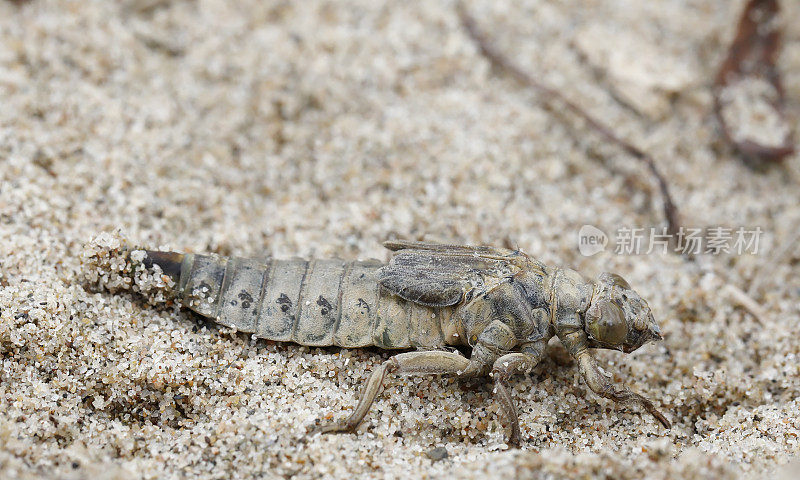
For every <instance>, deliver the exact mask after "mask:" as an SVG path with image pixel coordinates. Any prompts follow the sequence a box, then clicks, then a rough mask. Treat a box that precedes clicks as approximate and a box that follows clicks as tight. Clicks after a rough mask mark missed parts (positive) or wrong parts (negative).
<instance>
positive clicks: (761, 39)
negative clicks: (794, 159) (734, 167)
mask: <svg viewBox="0 0 800 480" xmlns="http://www.w3.org/2000/svg"><path fill="white" fill-rule="evenodd" d="M779 11H780V7H779V5H778V1H777V0H750V1H749V2H748V3H747V5H746V6H745V8H744V10H743V12H742V16H741V18H740V19H739V26H738V29H737V31H736V38H734V40H733V43H731V46H730V49H729V50H728V56H727V58H726V59H725V61H724V62H723V63H722V65H721V66H720V69H719V72H718V73H717V77H716V79H715V80H714V114H715V115H716V117H717V120H718V121H719V123H720V126H721V133H722V137H723V138H724V139H725V141H726V142H728V143H729V144H731V145H733V147H734V148H735V149H736V150H737V151H738V152H739V153H740V154H741V155H742V156H743V157H744V159H745V160H746V161H748V162H751V163H756V164H757V163H758V162H760V161H780V160H782V159H783V158H785V157H786V156H787V155H790V154H792V153H793V152H794V138H793V135H792V131H791V128H789V126H788V123H787V122H786V117H785V116H784V94H783V87H782V85H781V79H780V74H779V73H778V69H777V68H776V67H775V64H776V62H777V60H778V53H779V48H780V42H781V31H780V28H779V24H778V13H779ZM748 97H753V98H748ZM748 123H750V124H754V125H757V126H758V127H759V128H758V131H748V130H752V127H753V125H748ZM776 127H777V128H776Z"/></svg>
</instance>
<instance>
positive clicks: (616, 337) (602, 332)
mask: <svg viewBox="0 0 800 480" xmlns="http://www.w3.org/2000/svg"><path fill="white" fill-rule="evenodd" d="M600 311H601V314H600V321H599V322H598V325H597V327H598V328H597V335H598V337H600V338H598V340H600V341H601V342H605V343H608V344H611V345H621V344H622V343H624V342H625V339H626V338H627V337H628V325H627V324H626V323H625V314H624V313H623V312H622V309H621V308H620V307H618V306H617V305H615V304H614V303H612V302H605V303H604V304H603V306H602V307H600Z"/></svg>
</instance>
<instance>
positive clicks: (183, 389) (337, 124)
mask: <svg viewBox="0 0 800 480" xmlns="http://www.w3.org/2000/svg"><path fill="white" fill-rule="evenodd" d="M783 3H784V8H785V10H784V12H783V16H782V18H783V21H784V23H785V25H784V27H785V45H784V49H783V53H782V56H781V62H780V66H781V70H782V72H783V74H784V83H785V86H786V93H787V97H788V102H789V103H788V105H787V108H788V111H789V114H790V116H792V118H797V116H798V113H799V112H800V104H799V103H798V100H797V99H798V98H800V27H798V25H800V24H799V23H798V22H792V21H789V19H792V18H794V19H796V18H799V15H800V5H798V4H797V3H796V2H783ZM742 4H743V2H741V1H735V2H730V1H699V0H695V1H692V0H671V1H663V2H639V1H635V0H615V1H612V0H605V1H593V0H571V1H564V2H553V1H537V0H530V1H525V2H511V1H505V0H503V1H499V2H489V1H476V2H468V3H467V7H468V8H469V10H470V11H471V12H472V13H473V15H475V17H476V19H477V20H478V22H479V23H480V25H481V27H482V28H483V29H484V30H485V31H487V33H488V34H489V35H490V36H491V37H492V38H493V39H495V42H496V44H497V45H498V47H499V48H501V49H502V50H503V51H504V52H506V53H507V54H508V55H509V57H510V58H512V59H513V60H514V61H515V62H517V63H519V64H520V65H522V66H523V67H524V68H525V69H527V70H528V71H529V72H531V73H532V74H534V75H535V76H537V78H539V79H541V80H542V81H544V82H546V83H548V84H550V85H552V86H554V87H556V88H559V89H561V90H562V91H563V92H564V93H565V95H567V96H568V97H569V98H571V99H573V100H574V101H576V102H578V103H579V104H580V105H581V106H582V107H584V108H585V109H587V110H588V111H590V112H591V113H593V114H594V115H595V116H597V117H600V118H602V119H604V120H605V121H606V122H608V123H609V124H610V125H612V126H613V127H614V128H615V129H616V130H617V131H618V132H619V133H620V134H621V135H622V136H624V137H625V138H628V139H630V140H631V141H633V142H635V143H636V144H638V145H640V146H642V147H643V148H645V149H646V150H647V151H648V152H650V153H651V154H652V155H653V156H654V157H655V159H656V161H657V162H658V164H659V166H660V168H661V169H662V171H663V172H664V173H665V174H666V176H667V177H668V179H669V182H670V185H671V187H672V189H673V193H674V195H675V198H676V200H677V202H678V205H679V207H680V209H681V213H682V214H683V218H684V223H685V224H686V225H689V226H696V227H706V226H724V227H732V228H736V227H739V226H743V227H748V228H754V227H760V228H761V229H763V231H764V232H765V233H764V235H763V236H762V237H761V244H760V250H759V254H758V255H742V256H738V255H718V256H701V257H700V258H698V259H697V260H696V261H693V262H688V261H686V260H684V259H682V258H680V257H679V256H676V255H660V254H650V255H617V254H615V253H614V252H613V250H611V249H608V250H607V251H605V252H603V253H600V254H598V255H595V256H592V257H584V256H581V255H580V254H579V253H578V250H577V232H578V230H579V229H580V227H581V226H582V225H584V224H591V225H594V226H596V227H598V228H600V229H601V230H603V231H605V232H607V233H608V234H609V235H612V236H613V232H615V231H616V230H618V229H619V228H621V227H626V226H627V227H642V228H646V229H649V228H650V227H661V226H662V225H663V218H662V217H661V213H660V204H659V202H660V199H659V195H658V190H657V189H656V187H655V183H654V182H653V180H652V179H651V178H650V177H649V176H648V174H647V172H646V170H645V169H644V168H643V167H642V166H641V165H640V164H638V163H637V162H636V161H634V160H633V159H631V158H630V157H629V156H627V155H626V154H624V153H623V152H621V151H620V150H619V149H618V148H616V147H614V146H612V145H608V144H607V143H606V142H604V141H602V140H601V139H600V138H599V137H598V136H597V135H595V134H593V133H591V131H590V130H588V129H587V128H586V127H585V125H583V124H582V123H581V122H578V121H575V120H574V118H572V117H570V116H569V115H568V114H565V113H562V112H552V111H548V110H546V109H544V108H543V107H542V103H541V102H540V101H538V100H537V96H536V95H535V93H534V92H532V91H530V90H529V89H526V88H524V87H520V86H519V85H517V84H516V83H514V82H513V81H512V80H510V79H509V78H508V77H507V76H504V75H502V74H501V73H499V72H494V71H493V70H492V69H491V68H490V66H489V65H488V63H487V61H486V60H485V59H484V58H483V57H481V56H480V54H479V53H478V51H477V49H476V47H475V45H474V44H473V43H472V42H471V41H470V39H469V38H468V37H467V36H466V35H465V33H464V31H463V29H462V28H461V27H460V25H459V19H458V16H457V14H456V12H455V5H454V4H452V3H450V2H442V3H439V2H424V3H423V2H390V3H378V2H371V1H363V2H340V3H337V2H314V3H311V2H303V3H295V2H262V1H241V2H223V1H215V0H200V1H180V0H174V1H171V0H152V1H148V0H137V1H126V2H100V1H96V2H70V1H45V0H33V1H32V2H30V3H27V4H24V5H22V6H20V7H16V6H15V5H13V4H12V3H9V2H0V99H1V100H0V181H2V183H1V184H0V265H2V268H0V361H1V362H2V363H1V364H0V477H2V478H87V477H89V476H92V477H94V478H98V479H100V478H167V477H169V478H251V477H252V476H253V475H261V476H264V477H282V476H289V475H296V476H297V477H298V478H316V477H334V478H352V476H353V475H356V474H366V475H373V476H376V477H386V478H401V477H402V478H405V477H407V476H412V477H425V478H443V477H446V476H449V475H454V474H455V475H459V476H463V477H465V478H481V479H489V478H509V477H510V476H514V475H516V476H519V477H534V478H561V477H573V478H574V477H599V478H604V477H605V478H642V477H644V476H646V477H651V478H680V477H683V478H712V477H716V478H740V477H748V476H755V477H762V478H763V477H765V476H769V475H770V474H769V473H768V472H773V471H775V469H779V468H787V467H782V466H784V465H787V464H789V465H791V464H790V462H791V461H792V459H794V458H795V457H796V455H797V454H798V445H799V442H800V440H799V439H798V435H800V419H798V416H797V411H798V400H797V396H798V392H799V391H800V378H799V377H798V374H799V373H800V371H799V370H800V367H798V355H799V354H800V347H799V346H798V342H797V338H798V330H800V329H799V328H798V314H800V306H798V298H799V297H800V286H799V285H800V282H798V275H797V262H798V259H799V258H800V257H798V253H797V251H796V250H795V251H794V252H792V251H789V252H788V253H787V254H786V255H784V256H783V257H782V258H781V259H779V260H780V261H777V262H772V261H771V260H770V259H771V258H774V256H775V253H776V251H777V250H779V248H780V247H781V245H784V244H786V242H788V241H789V239H790V238H792V237H793V236H794V235H795V234H796V232H797V229H798V222H800V208H799V207H798V189H797V184H798V180H800V171H799V169H798V165H799V163H798V155H797V154H795V155H794V156H793V157H790V158H788V159H787V160H786V162H785V163H784V164H783V165H782V166H775V167H774V168H769V169H766V170H765V171H763V172H754V171H753V170H751V169H750V168H748V167H746V166H745V165H744V164H743V163H742V162H741V161H740V160H739V159H738V158H737V157H736V156H735V155H734V154H733V153H732V152H731V151H730V149H729V148H728V147H727V146H725V145H724V144H723V143H722V142H721V141H720V140H719V137H718V135H717V130H716V126H715V123H714V121H713V117H712V115H711V104H712V101H711V93H710V89H709V86H710V84H711V82H712V80H713V76H714V74H715V70H716V67H717V65H718V64H719V62H720V61H721V60H722V58H724V55H725V50H726V48H727V45H728V44H729V42H730V40H731V38H732V37H733V35H734V29H735V24H736V21H737V18H738V15H739V12H740V10H741V6H742ZM793 126H794V128H796V124H793ZM117 230H119V231H120V232H121V234H122V235H123V236H124V237H126V238H127V239H128V241H130V242H132V243H134V244H138V245H146V246H149V247H157V246H161V247H164V248H171V249H174V250H179V251H193V252H216V253H220V254H225V255H240V256H250V257H265V256H268V255H274V256H278V257H287V256H294V255H299V256H307V257H311V256H318V257H327V256H338V257H341V258H345V259H355V258H367V257H374V258H379V259H384V260H385V259H386V258H388V256H387V252H386V251H384V250H382V248H381V246H380V242H381V241H382V240H384V239H387V238H393V237H400V238H410V239H428V240H440V241H448V242H460V243H471V244H495V245H506V246H512V247H517V246H518V247H520V248H522V249H523V250H525V251H526V252H527V253H529V254H530V255H533V256H535V257H537V258H539V259H541V260H543V261H545V262H548V263H552V264H561V265H567V266H571V267H573V268H575V269H578V270H580V271H581V272H582V273H584V274H585V275H586V276H588V277H595V276H596V275H597V274H598V273H599V272H601V271H615V272H618V273H620V274H622V275H623V276H625V277H626V279H627V280H628V281H629V282H630V283H631V284H632V285H634V286H635V288H636V289H637V290H638V291H639V292H640V293H641V294H642V296H643V297H644V298H647V299H648V301H649V302H650V305H651V306H652V307H653V310H654V313H655V315H656V317H657V318H658V320H659V322H660V324H661V329H662V331H663V333H664V337H665V340H664V341H663V342H661V343H659V344H655V345H653V344H651V345H648V346H645V347H643V348H642V349H640V350H639V351H637V352H635V353H633V354H630V355H622V354H619V353H616V352H600V353H599V354H598V357H599V358H600V359H601V360H602V361H603V362H604V364H606V365H607V366H608V368H607V369H608V370H609V371H610V372H612V373H613V374H614V377H615V380H616V381H618V382H625V383H626V384H627V385H629V386H631V387H632V388H634V389H636V390H637V391H640V392H642V393H643V394H645V395H647V396H649V397H651V398H653V399H654V400H656V403H657V404H659V405H660V407H661V408H662V410H663V411H665V412H666V413H667V416H668V417H669V418H670V419H671V420H672V422H673V425H674V426H673V428H672V430H670V431H668V432H665V431H664V430H663V429H662V428H661V427H660V426H659V425H657V424H656V423H655V422H654V421H653V419H651V418H649V417H639V415H638V414H637V412H635V411H632V410H630V409H628V408H619V407H617V406H615V405H614V404H612V403H611V402H609V401H607V400H604V399H600V398H598V397H597V396H595V395H593V394H592V393H591V392H590V391H589V390H588V388H587V387H586V386H585V385H584V383H583V381H582V379H581V378H580V377H579V374H578V371H577V369H576V368H575V365H572V364H570V362H569V361H568V360H567V359H564V358H563V356H562V355H559V354H558V350H557V349H555V350H554V354H553V355H551V356H550V357H548V358H547V359H546V360H545V361H544V362H543V363H542V365H541V366H540V367H538V368H537V369H536V370H535V371H534V373H533V374H531V375H526V376H521V377H519V378H517V379H516V380H515V382H514V390H513V395H514V397H515V401H516V402H517V405H518V406H519V409H520V419H521V424H522V431H523V438H524V447H523V449H522V450H521V451H512V450H507V448H506V446H505V444H504V443H503V442H504V438H505V430H504V427H503V424H502V422H501V416H500V415H499V412H498V407H497V405H495V404H494V403H493V402H492V400H491V386H490V385H489V384H485V383H483V382H480V381H475V382H465V383H464V382H456V381H454V380H451V379H438V378H406V379H401V380H396V381H393V382H391V383H390V384H389V385H387V388H386V389H385V391H384V393H383V394H382V395H381V396H380V397H379V399H378V401H377V402H376V404H375V406H374V407H373V409H372V410H371V411H370V413H369V415H368V416H367V419H366V421H365V423H364V424H363V425H362V426H361V427H360V428H359V431H358V434H357V435H339V436H323V437H319V436H316V437H306V436H305V429H306V427H307V426H309V425H311V424H312V423H313V422H314V421H315V420H316V419H318V418H320V417H323V418H334V417H336V418H338V416H340V415H344V414H346V413H347V412H348V411H349V410H348V409H350V408H352V407H353V406H354V405H355V402H356V400H357V392H358V389H359V387H360V385H361V384H362V383H363V381H364V379H365V378H366V376H367V375H368V372H369V370H371V369H372V368H374V367H375V365H377V364H378V363H379V362H381V361H382V360H384V359H385V358H387V357H386V354H385V353H383V352H378V351H369V350H367V351H349V350H336V349H309V348H299V347H297V346H293V345H282V344H275V343H270V342H265V341H254V340H252V339H250V338H249V337H247V336H246V335H242V334H236V333H232V332H230V331H228V330H225V329H219V328H217V327H216V326H213V325H211V324H207V323H204V322H203V321H202V320H200V319H199V318H198V317H196V316H194V315H192V314H190V313H188V312H185V311H174V310H169V309H158V308H153V307H150V306H148V305H147V304H146V303H145V302H143V301H142V299H141V298H138V297H135V296H133V295H116V296H113V295H109V294H107V293H102V292H100V293H97V292H89V291H87V290H86V289H85V288H84V285H83V281H82V275H83V273H82V270H81V262H80V257H81V252H82V249H83V246H84V245H85V244H86V243H87V242H88V241H89V240H90V239H91V238H92V237H94V236H96V235H98V234H99V233H101V232H117ZM756 277H759V278H761V280H760V283H761V288H759V289H757V291H755V292H754V293H753V297H754V298H755V300H756V301H758V302H759V303H760V304H761V306H762V308H763V310H764V311H765V314H764V315H763V318H760V319H756V318H754V316H753V315H751V314H750V313H748V312H746V311H745V310H744V309H743V308H741V307H740V306H738V305H737V304H736V303H735V302H734V301H732V299H731V296H730V295H729V294H728V293H727V292H729V291H730V289H729V288H728V287H726V285H733V286H735V287H737V288H739V289H742V290H747V289H748V288H749V286H750V284H751V283H752V281H753V279H754V278H756ZM436 447H444V448H445V450H446V452H447V455H446V457H445V458H443V459H441V460H432V459H431V458H429V455H427V452H430V451H431V450H432V449H434V448H436ZM440 452H441V450H440ZM434 456H435V455H434ZM795 467H796V465H795ZM789 468H792V467H789ZM795 470H796V469H795Z"/></svg>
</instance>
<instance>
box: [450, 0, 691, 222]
mask: <svg viewBox="0 0 800 480" xmlns="http://www.w3.org/2000/svg"><path fill="white" fill-rule="evenodd" d="M458 13H459V15H460V17H461V23H462V25H463V26H464V29H465V30H466V31H467V33H468V34H469V36H470V37H471V38H472V40H473V41H474V42H475V43H476V44H477V45H478V48H479V49H480V51H481V53H482V54H483V56H485V57H486V58H487V59H488V60H489V61H490V62H491V63H492V65H493V66H495V67H497V68H499V69H501V70H503V71H505V72H507V73H508V74H509V75H511V77H513V78H514V79H515V80H516V81H518V82H519V83H521V84H522V85H525V86H527V87H530V88H532V89H534V90H536V91H537V92H539V94H540V97H541V99H542V101H543V102H544V103H545V104H548V105H549V106H551V105H552V104H553V103H555V102H561V103H562V104H563V105H564V106H566V107H567V109H568V110H569V111H570V112H572V113H573V114H574V115H576V116H578V117H580V118H581V119H583V120H584V121H585V122H586V123H587V125H589V126H590V127H591V128H592V129H593V130H594V131H596V132H597V133H598V134H599V135H600V136H602V137H603V138H605V139H606V140H608V141H610V142H611V143H614V144H616V145H617V146H619V147H620V148H622V149H623V150H624V151H625V152H626V153H628V154H629V155H631V156H633V157H634V158H636V159H637V160H639V161H641V162H643V163H644V164H645V166H646V167H647V169H648V170H650V173H651V174H652V175H653V176H654V177H655V179H656V182H657V183H658V188H659V190H660V191H661V198H662V201H663V210H664V217H665V218H666V220H667V229H668V232H669V233H670V234H671V235H675V234H677V233H678V230H679V226H680V222H679V215H678V209H677V207H676V206H675V202H673V201H672V195H671V194H670V191H669V186H668V185H667V181H666V179H665V178H664V176H663V175H662V174H661V172H660V171H659V169H658V167H657V166H656V162H655V160H654V159H653V157H651V156H650V155H649V154H648V153H647V152H645V151H644V150H642V149H641V148H639V147H637V146H635V145H633V144H632V143H631V142H629V141H627V140H625V139H623V138H621V137H619V136H618V135H617V134H616V133H614V131H613V130H612V129H611V128H610V127H609V126H608V125H606V124H605V123H603V122H602V121H600V120H598V119H597V118H595V117H593V116H592V115H590V114H589V113H587V112H586V111H585V110H583V109H582V108H581V107H579V106H578V105H577V104H576V103H575V102H573V101H572V100H570V99H568V98H567V97H566V96H564V95H563V94H562V93H561V92H559V91H558V90H556V89H554V88H552V87H549V86H547V85H545V84H543V83H541V82H540V81H538V80H537V79H535V78H534V77H533V76H531V75H530V74H528V73H527V72H525V71H524V70H522V69H521V68H520V67H518V66H517V65H515V64H514V63H512V62H511V60H509V59H508V57H506V56H505V55H503V53H501V52H500V51H499V50H497V49H496V48H495V47H494V45H492V43H491V41H490V40H489V39H488V38H487V37H486V35H485V34H484V33H483V32H481V31H480V29H479V28H478V25H477V23H476V22H475V19H474V18H473V17H472V16H471V15H470V14H469V12H467V10H466V8H465V7H464V5H463V4H461V3H459V4H458Z"/></svg>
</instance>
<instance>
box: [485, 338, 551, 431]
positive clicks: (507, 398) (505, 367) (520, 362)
mask: <svg viewBox="0 0 800 480" xmlns="http://www.w3.org/2000/svg"><path fill="white" fill-rule="evenodd" d="M541 343H542V345H538V344H533V345H531V346H530V347H527V348H524V349H523V353H509V354H507V355H503V356H502V357H500V358H498V359H497V360H496V361H495V362H494V366H493V367H492V373H491V376H492V379H493V380H494V393H495V395H497V399H498V401H499V402H500V404H501V405H502V406H503V409H504V410H505V412H506V416H507V417H508V423H509V429H510V433H509V435H508V444H509V445H513V446H519V443H520V438H521V435H520V430H519V417H518V416H517V408H516V407H515V406H514V401H513V399H512V398H511V392H510V391H509V390H510V387H509V385H508V379H509V378H510V377H511V376H512V375H514V374H517V373H525V372H528V371H530V370H531V369H532V368H533V367H535V366H536V365H537V364H538V363H539V361H540V360H541V359H542V355H544V342H541Z"/></svg>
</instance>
